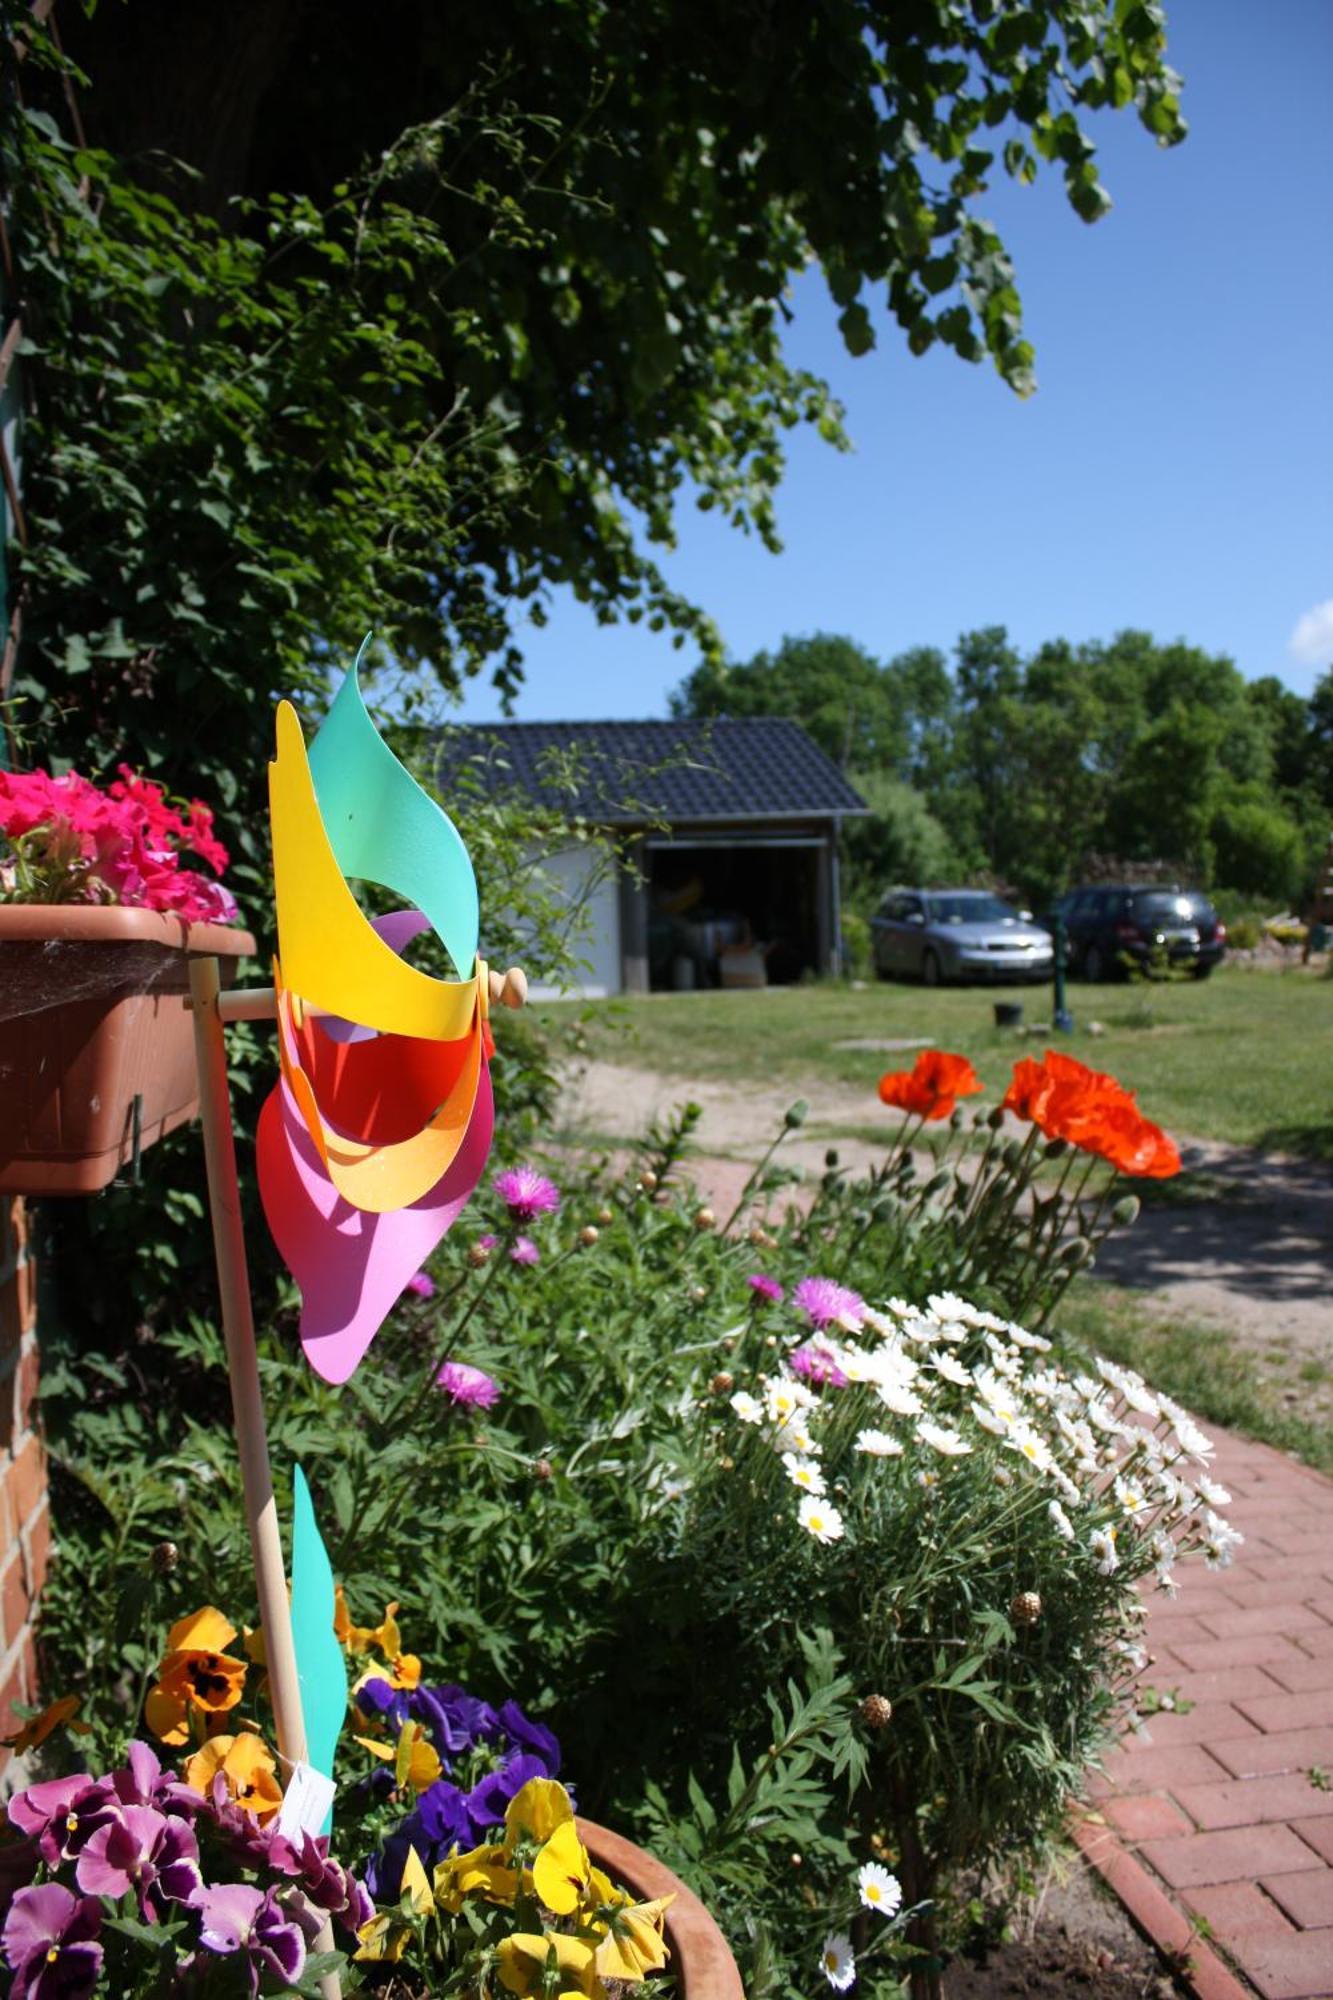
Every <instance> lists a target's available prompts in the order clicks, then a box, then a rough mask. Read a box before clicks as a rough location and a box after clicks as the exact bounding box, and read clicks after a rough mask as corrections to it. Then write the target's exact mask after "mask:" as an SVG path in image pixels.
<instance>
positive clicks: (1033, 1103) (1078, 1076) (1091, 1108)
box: [1003, 1049, 1180, 1180]
mask: <svg viewBox="0 0 1333 2000" xmlns="http://www.w3.org/2000/svg"><path fill="white" fill-rule="evenodd" d="M1003 1106H1004V1109H1005V1110H1006V1111H1012V1112H1013V1113H1014V1115H1015V1116H1016V1117H1018V1118H1026V1119H1029V1120H1031V1122H1032V1123H1034V1124H1035V1125H1037V1126H1038V1127H1039V1129H1040V1130H1041V1131H1043V1132H1044V1133H1045V1134H1046V1136H1047V1138H1048V1139H1067V1140H1068V1141H1069V1142H1070V1144H1071V1145H1075V1146H1078V1147H1080V1148H1081V1150H1082V1151H1083V1152H1085V1153H1096V1154H1097V1155H1098V1156H1099V1157H1100V1158H1102V1159H1104V1160H1109V1161H1110V1163H1111V1165H1112V1166H1114V1167H1115V1168H1116V1169H1117V1171H1118V1172H1120V1173H1122V1174H1133V1175H1136V1176H1145V1175H1146V1176H1149V1177H1151V1178H1153V1179H1158V1180H1164V1179H1166V1178H1168V1177H1169V1176H1170V1175H1171V1174H1174V1173H1178V1172H1179V1171H1180V1155H1179V1153H1178V1152H1177V1151H1176V1148H1175V1146H1174V1145H1173V1144H1172V1142H1171V1140H1170V1139H1168V1138H1167V1136H1166V1134H1165V1132H1163V1131H1162V1130H1161V1128H1160V1127H1159V1126H1157V1125H1154V1124H1153V1123H1152V1121H1151V1120H1150V1119H1148V1118H1145V1117H1144V1116H1143V1113H1142V1112H1141V1111H1140V1110H1139V1107H1138V1105H1137V1104H1136V1103H1135V1101H1134V1093H1133V1092H1132V1091H1129V1090H1126V1089H1125V1087H1124V1085H1123V1084H1122V1083H1118V1082H1117V1081H1116V1079H1115V1077H1113V1076H1107V1075H1106V1074H1105V1072H1104V1071H1102V1070H1096V1069H1089V1067H1088V1065H1087V1064H1086V1063H1081V1062H1079V1061H1078V1060H1077V1058H1076V1057H1074V1056H1067V1055H1064V1054H1063V1053H1062V1052H1061V1051H1060V1050H1059V1049H1048V1050H1047V1051H1046V1054H1045V1055H1044V1056H1043V1057H1042V1059H1041V1061H1040V1062H1034V1061H1033V1060H1032V1058H1031V1057H1030V1056H1024V1057H1023V1058H1022V1059H1021V1060H1020V1061H1019V1062H1016V1063H1015V1064H1014V1072H1013V1078H1012V1080H1011V1082H1010V1085H1009V1088H1008V1090H1007V1091H1006V1092H1005V1094H1004V1099H1003Z"/></svg>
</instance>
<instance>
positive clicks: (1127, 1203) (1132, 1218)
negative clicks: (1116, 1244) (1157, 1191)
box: [1111, 1194, 1143, 1229]
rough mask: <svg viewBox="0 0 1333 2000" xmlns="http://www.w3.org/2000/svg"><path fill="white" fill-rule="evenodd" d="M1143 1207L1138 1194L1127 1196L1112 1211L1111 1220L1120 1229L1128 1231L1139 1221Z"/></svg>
mask: <svg viewBox="0 0 1333 2000" xmlns="http://www.w3.org/2000/svg"><path fill="white" fill-rule="evenodd" d="M1142 1206H1143V1204H1142V1202H1141V1201H1140V1200H1139V1198H1138V1196H1137V1195H1136V1194H1127V1195H1126V1196H1125V1197H1124V1199H1123V1200H1121V1201H1118V1202H1117V1203H1116V1205H1115V1207H1114V1208H1113V1209H1112V1210H1111V1220H1112V1222H1114V1223H1115V1225H1116V1227H1117V1228H1118V1229H1128V1228H1129V1225H1130V1223H1131V1222H1137V1221H1138V1219H1139V1210H1140V1208H1142Z"/></svg>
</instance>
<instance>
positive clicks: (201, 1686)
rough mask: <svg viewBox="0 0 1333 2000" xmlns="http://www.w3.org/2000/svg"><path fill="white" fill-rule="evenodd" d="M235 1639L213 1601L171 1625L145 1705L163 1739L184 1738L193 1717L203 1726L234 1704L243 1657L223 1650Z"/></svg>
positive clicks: (150, 1721)
mask: <svg viewBox="0 0 1333 2000" xmlns="http://www.w3.org/2000/svg"><path fill="white" fill-rule="evenodd" d="M235 1637H236V1627H235V1626H234V1625H231V1624H229V1623H228V1621H227V1620H226V1619H225V1618H224V1617H223V1615H222V1613H221V1612H220V1611H217V1610H215V1609H214V1607H213V1606H212V1605H211V1604H206V1605H205V1606H204V1608H203V1610H202V1611H195V1612H192V1613H191V1614H190V1616H189V1617H188V1618H181V1619H179V1620H178V1621H177V1623H176V1624H174V1625H173V1626H172V1628H171V1630H170V1632H168V1634H167V1650H166V1653H165V1654H164V1656H163V1659H162V1664H161V1666H160V1667H159V1668H158V1670H157V1684H156V1686H155V1687H153V1688H152V1689H150V1691H149V1695H148V1699H147V1701H146V1702H145V1703H144V1716H145V1718H146V1720H147V1723H148V1726H149V1728H150V1729H151V1730H152V1731H153V1733H154V1734H155V1735H157V1736H160V1737H161V1739H162V1741H163V1742H164V1743H185V1742H188V1740H189V1736H190V1725H191V1722H192V1721H195V1720H200V1721H202V1723H203V1726H204V1727H205V1728H207V1727H208V1726H209V1724H210V1721H211V1718H213V1717H214V1716H218V1715H225V1714H226V1713H227V1711H228V1710H229V1709H232V1708H235V1706H236V1704H237V1702H238V1701H239V1700H240V1698H241V1691H242V1689H243V1688H244V1686H245V1671H246V1669H245V1661H244V1660H234V1659H233V1658H232V1657H231V1655H230V1653H227V1652H224V1651H223V1648H224V1647H225V1646H228V1645H230V1643H231V1641H232V1640H233V1639H234V1638H235Z"/></svg>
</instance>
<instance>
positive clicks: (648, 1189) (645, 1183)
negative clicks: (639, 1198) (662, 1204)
mask: <svg viewBox="0 0 1333 2000" xmlns="http://www.w3.org/2000/svg"><path fill="white" fill-rule="evenodd" d="M639 1186H640V1187H641V1188H642V1189H643V1191H644V1193H645V1194H651V1193H652V1192H653V1189H654V1188H655V1187H656V1186H657V1175H656V1174H655V1173H654V1172H653V1170H652V1168H651V1167H645V1168H644V1170H643V1172H642V1173H641V1174H640V1175H639Z"/></svg>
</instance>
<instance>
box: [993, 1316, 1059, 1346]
mask: <svg viewBox="0 0 1333 2000" xmlns="http://www.w3.org/2000/svg"><path fill="white" fill-rule="evenodd" d="M1001 1324H1002V1325H1003V1328H1004V1331H1005V1332H1006V1333H1007V1334H1008V1336H1009V1338H1010V1340H1011V1341H1012V1342H1013V1344H1014V1346H1015V1347H1032V1348H1035V1349H1036V1351H1037V1353H1038V1354H1049V1352H1050V1348H1051V1343H1050V1341H1049V1340H1047V1338H1046V1336H1045V1334H1042V1333H1029V1332H1028V1330H1027V1328H1026V1327H1025V1326H1015V1324H1014V1322H1013V1321H1012V1320H1011V1319H1010V1320H1004V1321H1002V1322H1001Z"/></svg>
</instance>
